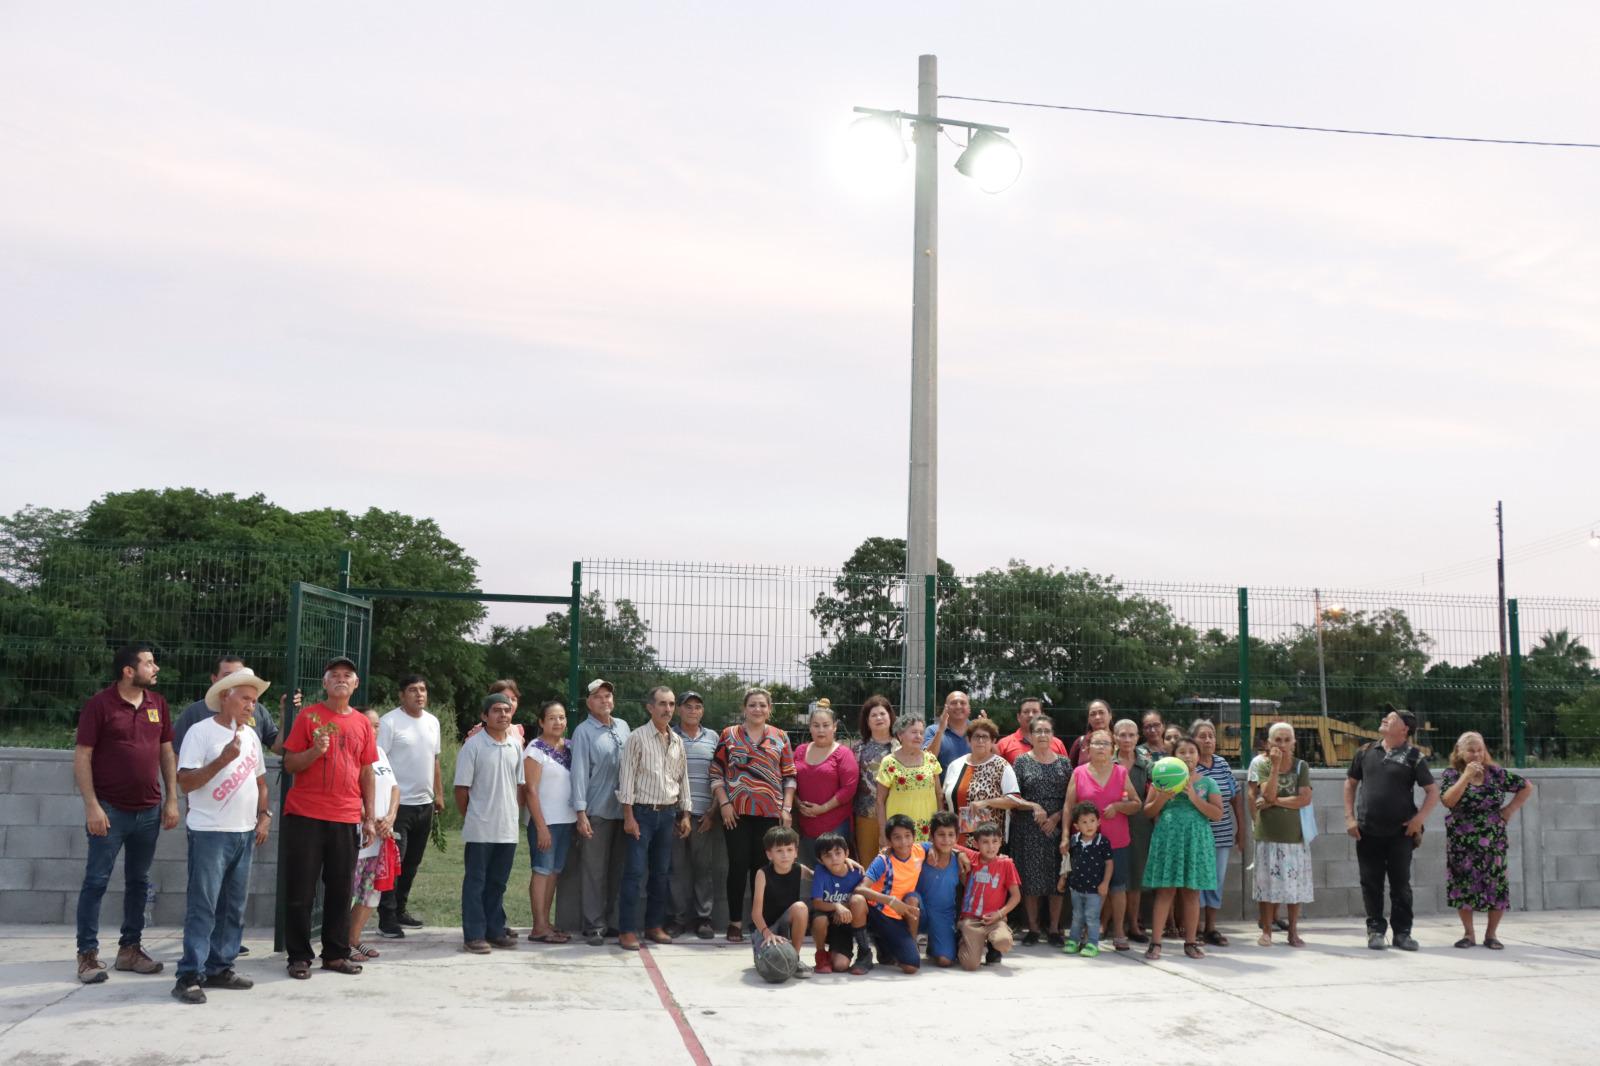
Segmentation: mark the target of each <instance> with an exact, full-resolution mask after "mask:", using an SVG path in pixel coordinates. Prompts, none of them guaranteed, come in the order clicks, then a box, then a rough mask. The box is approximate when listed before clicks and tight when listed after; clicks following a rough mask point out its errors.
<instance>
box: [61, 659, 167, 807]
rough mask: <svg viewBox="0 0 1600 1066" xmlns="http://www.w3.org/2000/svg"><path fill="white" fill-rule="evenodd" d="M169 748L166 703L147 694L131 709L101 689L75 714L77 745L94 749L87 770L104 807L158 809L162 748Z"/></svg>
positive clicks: (113, 693) (111, 692)
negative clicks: (91, 775) (105, 805)
mask: <svg viewBox="0 0 1600 1066" xmlns="http://www.w3.org/2000/svg"><path fill="white" fill-rule="evenodd" d="M171 743H172V716H171V715H169V714H168V713H167V701H166V700H164V699H162V698H161V696H160V695H159V694H157V693H155V692H152V691H150V690H149V689H145V690H144V694H143V695H142V696H141V697H140V700H139V705H138V706H137V707H135V706H134V705H133V704H131V703H129V702H128V701H127V700H125V699H123V698H122V696H121V694H119V693H118V692H117V686H115V685H112V686H111V687H110V688H106V689H102V690H101V691H99V692H97V693H95V694H94V695H93V696H91V697H90V698H89V702H88V703H85V704H84V705H83V710H81V711H79V712H78V745H79V746H80V747H84V748H93V749H94V753H93V754H92V755H90V756H89V769H90V772H91V773H92V774H93V778H94V794H95V797H96V798H97V799H99V801H100V802H101V803H102V804H106V803H109V804H111V805H112V806H113V807H121V808H122V809H123V810H127V811H143V810H148V809H149V808H151V807H156V806H159V805H160V804H161V745H163V744H171Z"/></svg>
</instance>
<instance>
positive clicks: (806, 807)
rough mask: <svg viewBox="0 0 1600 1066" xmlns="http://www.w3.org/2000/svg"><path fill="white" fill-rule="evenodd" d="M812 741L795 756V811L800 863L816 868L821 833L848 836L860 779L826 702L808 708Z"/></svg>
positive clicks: (852, 755)
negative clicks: (798, 835)
mask: <svg viewBox="0 0 1600 1066" xmlns="http://www.w3.org/2000/svg"><path fill="white" fill-rule="evenodd" d="M809 724H810V726H811V740H810V742H809V743H806V744H802V745H800V747H799V748H797V749H796V750H795V753H794V770H795V777H796V779H797V780H798V782H799V786H798V789H797V790H796V793H795V809H796V810H797V811H798V812H799V817H798V818H797V819H795V828H796V829H798V830H799V831H800V861H801V862H803V863H805V864H806V865H807V866H815V865H816V860H817V854H816V842H817V838H818V837H820V836H821V835H822V834H824V833H842V834H844V835H845V836H846V837H849V835H850V812H851V810H852V807H853V802H852V801H853V800H854V799H855V795H856V786H857V784H858V782H859V779H860V773H861V771H860V768H859V767H858V766H857V765H856V757H855V754H854V753H853V752H852V751H851V750H850V749H849V748H848V747H847V746H846V745H844V744H840V743H839V742H838V740H837V739H836V738H835V734H836V733H837V731H838V723H837V721H835V719H834V716H833V708H832V707H830V706H829V705H828V701H827V700H818V701H817V702H816V703H813V704H812V705H811V717H810V719H809Z"/></svg>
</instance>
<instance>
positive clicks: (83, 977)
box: [78, 951, 111, 985]
mask: <svg viewBox="0 0 1600 1066" xmlns="http://www.w3.org/2000/svg"><path fill="white" fill-rule="evenodd" d="M110 976H111V975H110V974H108V973H106V964H105V963H103V962H101V961H100V952H98V951H80V952H78V980H80V981H82V982H83V983H84V984H86V985H97V984H99V983H100V982H101V981H104V980H105V979H106V978H107V977H110Z"/></svg>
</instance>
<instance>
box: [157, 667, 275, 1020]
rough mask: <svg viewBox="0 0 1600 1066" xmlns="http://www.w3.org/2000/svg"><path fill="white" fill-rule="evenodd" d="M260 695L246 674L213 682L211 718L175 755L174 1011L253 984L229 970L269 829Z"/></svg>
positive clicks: (261, 686)
mask: <svg viewBox="0 0 1600 1066" xmlns="http://www.w3.org/2000/svg"><path fill="white" fill-rule="evenodd" d="M266 690H267V682H266V681H265V680H263V679H262V678H259V677H257V676H256V675H255V672H254V671H252V670H250V669H249V668H247V667H240V668H239V669H238V670H236V671H234V672H233V673H231V674H225V675H224V676H222V677H220V678H218V679H217V680H216V681H214V682H213V683H212V685H211V688H210V689H208V690H207V692H206V698H205V704H206V706H207V707H209V708H211V710H212V712H213V716H212V717H211V718H207V719H205V720H204V721H200V722H196V723H195V724H194V725H193V726H191V727H190V728H189V730H188V732H187V733H185V734H184V738H183V750H182V751H180V752H179V753H178V787H179V788H180V789H182V790H183V792H184V794H185V795H186V796H188V797H189V819H188V828H189V895H188V906H187V909H186V911H185V913H184V918H183V958H182V959H180V960H179V962H178V982H177V984H176V985H174V986H173V989H172V995H173V998H175V999H177V1000H178V1001H179V1002H180V1003H204V1002H205V1001H206V991H205V990H206V989H208V988H213V989H225V990H228V991H239V990H243V989H247V988H250V987H251V985H252V983H253V982H252V981H251V980H250V978H248V977H244V976H241V975H240V974H237V973H235V972H234V969H233V963H234V960H235V959H236V958H237V957H238V955H239V938H240V936H241V935H242V934H243V932H244V908H245V902H246V900H247V898H248V896H249V889H250V861H251V857H252V856H253V854H254V851H255V849H256V847H257V846H259V845H261V844H265V843H266V841H267V832H268V830H269V829H270V828H271V826H272V807H271V804H270V803H269V801H268V799H267V777H266V774H267V766H266V758H265V756H264V754H263V752H262V747H261V737H260V736H259V735H258V734H257V732H256V730H255V728H254V727H253V726H252V724H251V721H250V719H251V715H252V714H253V713H254V712H255V708H256V701H257V700H258V699H260V698H261V694H262V693H263V692H265V691H266ZM202 986H203V987H202Z"/></svg>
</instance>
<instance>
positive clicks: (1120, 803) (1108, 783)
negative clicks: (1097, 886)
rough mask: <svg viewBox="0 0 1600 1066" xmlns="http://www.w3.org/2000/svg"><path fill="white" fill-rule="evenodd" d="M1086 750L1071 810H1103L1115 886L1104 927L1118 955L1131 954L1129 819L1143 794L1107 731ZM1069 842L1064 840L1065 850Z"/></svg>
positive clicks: (1075, 774) (1070, 787) (1071, 785)
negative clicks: (1126, 922)
mask: <svg viewBox="0 0 1600 1066" xmlns="http://www.w3.org/2000/svg"><path fill="white" fill-rule="evenodd" d="M1086 739H1087V741H1088V743H1086V744H1085V745H1084V749H1085V750H1086V751H1087V752H1088V753H1089V761H1088V762H1086V763H1084V764H1083V765H1082V766H1079V767H1078V768H1077V769H1076V770H1073V771H1072V779H1071V780H1070V781H1068V782H1067V805H1066V809H1067V810H1069V811H1070V810H1072V808H1073V807H1074V806H1075V805H1077V804H1079V803H1092V804H1094V805H1095V806H1096V807H1097V808H1099V810H1100V832H1101V833H1102V834H1103V835H1104V836H1105V838H1106V841H1107V842H1108V843H1109V844H1110V845H1111V885H1110V887H1109V890H1108V891H1107V893H1106V902H1107V903H1108V904H1109V906H1107V907H1106V908H1105V912H1104V918H1103V920H1102V923H1101V924H1102V925H1103V926H1104V928H1106V929H1109V930H1111V931H1112V946H1113V947H1114V948H1116V949H1117V950H1118V951H1127V950H1128V938H1127V932H1126V930H1125V929H1124V928H1123V918H1124V917H1125V912H1126V907H1127V904H1128V896H1127V891H1128V866H1129V863H1130V861H1131V860H1132V858H1133V847H1132V845H1133V837H1132V836H1131V835H1130V832H1129V829H1128V815H1130V814H1132V813H1133V812H1134V811H1136V810H1138V809H1139V808H1140V806H1141V804H1140V802H1139V794H1138V793H1137V792H1135V791H1134V788H1133V784H1132V782H1130V781H1129V780H1128V769H1127V767H1125V766H1123V765H1122V764H1121V763H1119V762H1117V761H1116V760H1114V759H1112V757H1111V753H1112V751H1113V741H1112V739H1111V734H1110V733H1108V732H1106V731H1105V730H1104V729H1096V730H1095V731H1094V732H1092V733H1090V734H1089V736H1088V737H1087V738H1086ZM1066 843H1067V841H1066V839H1065V838H1063V839H1062V845H1063V847H1065V845H1066Z"/></svg>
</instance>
